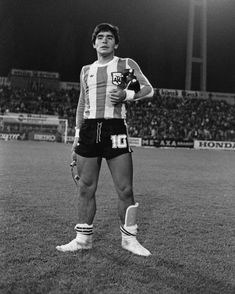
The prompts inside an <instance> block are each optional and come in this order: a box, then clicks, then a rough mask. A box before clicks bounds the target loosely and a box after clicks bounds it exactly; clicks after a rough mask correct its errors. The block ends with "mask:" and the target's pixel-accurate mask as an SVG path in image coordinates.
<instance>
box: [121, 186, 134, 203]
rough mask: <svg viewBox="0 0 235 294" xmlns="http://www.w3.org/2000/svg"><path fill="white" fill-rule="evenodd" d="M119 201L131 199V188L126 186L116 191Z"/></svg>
mask: <svg viewBox="0 0 235 294" xmlns="http://www.w3.org/2000/svg"><path fill="white" fill-rule="evenodd" d="M118 196H119V199H120V200H122V201H126V200H130V199H133V189H132V186H130V185H127V186H124V187H121V188H119V189H118Z"/></svg>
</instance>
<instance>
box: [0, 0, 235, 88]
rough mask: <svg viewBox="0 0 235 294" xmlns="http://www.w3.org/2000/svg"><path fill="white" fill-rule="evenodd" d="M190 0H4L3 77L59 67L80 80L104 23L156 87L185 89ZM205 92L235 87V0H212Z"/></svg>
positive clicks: (0, 29) (0, 17)
mask: <svg viewBox="0 0 235 294" xmlns="http://www.w3.org/2000/svg"><path fill="white" fill-rule="evenodd" d="M188 10H189V0H116V1H112V0H0V76H7V75H8V73H9V70H10V69H11V68H18V69H28V70H43V71H56V72H59V73H60V75H61V80H64V81H74V82H78V78H79V73H80V70H81V67H82V65H84V64H89V63H91V62H93V61H94V59H95V58H96V54H95V51H94V49H93V48H92V46H91V34H92V31H93V29H94V27H95V26H96V25H97V24H98V23H100V22H111V23H113V24H115V25H117V26H119V28H120V32H121V43H120V47H119V49H118V51H117V52H116V55H118V56H120V57H131V58H133V59H135V60H136V61H137V62H138V63H139V65H140V66H141V68H142V70H143V72H144V73H145V75H146V76H147V77H148V78H149V80H150V81H151V83H152V84H153V86H154V87H162V88H174V89H183V88H184V87H185V62H186V41H187V24H188ZM207 73H208V77H207V90H208V91H217V92H228V93H231V92H235V1H234V0H208V68H207Z"/></svg>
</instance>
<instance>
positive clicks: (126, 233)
mask: <svg viewBox="0 0 235 294" xmlns="http://www.w3.org/2000/svg"><path fill="white" fill-rule="evenodd" d="M120 231H121V232H122V233H123V234H125V235H127V236H134V237H135V236H136V234H131V233H130V232H128V231H127V230H125V229H124V227H123V226H120Z"/></svg>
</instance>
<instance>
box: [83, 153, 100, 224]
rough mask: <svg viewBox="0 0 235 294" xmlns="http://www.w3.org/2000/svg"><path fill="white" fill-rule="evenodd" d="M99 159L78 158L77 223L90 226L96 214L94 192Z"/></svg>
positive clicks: (98, 170)
mask: <svg viewBox="0 0 235 294" xmlns="http://www.w3.org/2000/svg"><path fill="white" fill-rule="evenodd" d="M101 161H102V159H101V158H84V157H82V156H78V173H79V175H80V180H79V182H78V198H79V199H78V223H80V224H82V223H86V224H89V225H90V224H92V223H93V220H94V217H95V213H96V199H95V192H96V189H97V183H98V178H99V172H100V167H101Z"/></svg>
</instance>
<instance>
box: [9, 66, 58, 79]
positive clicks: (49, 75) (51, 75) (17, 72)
mask: <svg viewBox="0 0 235 294" xmlns="http://www.w3.org/2000/svg"><path fill="white" fill-rule="evenodd" d="M11 75H12V76H19V77H36V78H46V79H59V77H60V76H59V73H58V72H49V71H38V70H37V71H33V70H22V69H15V68H13V69H11Z"/></svg>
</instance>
